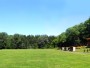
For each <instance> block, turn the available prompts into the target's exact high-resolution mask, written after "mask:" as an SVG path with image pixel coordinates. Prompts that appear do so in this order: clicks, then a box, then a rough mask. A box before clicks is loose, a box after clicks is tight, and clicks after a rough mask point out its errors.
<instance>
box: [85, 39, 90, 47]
mask: <svg viewBox="0 0 90 68" xmlns="http://www.w3.org/2000/svg"><path fill="white" fill-rule="evenodd" d="M86 40H87V47H90V38H86Z"/></svg>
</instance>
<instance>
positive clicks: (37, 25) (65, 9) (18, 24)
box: [0, 0, 90, 36]
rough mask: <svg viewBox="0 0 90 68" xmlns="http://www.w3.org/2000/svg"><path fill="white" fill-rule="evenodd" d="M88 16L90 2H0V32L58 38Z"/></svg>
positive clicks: (53, 0)
mask: <svg viewBox="0 0 90 68" xmlns="http://www.w3.org/2000/svg"><path fill="white" fill-rule="evenodd" d="M89 17H90V0H0V32H6V33H8V34H9V35H13V34H16V33H18V34H24V35H38V34H39V35H43V34H47V35H55V36H57V35H59V34H61V33H62V32H65V30H66V29H67V28H69V27H71V26H74V25H77V24H79V23H81V22H84V21H85V20H87V19H88V18H89Z"/></svg>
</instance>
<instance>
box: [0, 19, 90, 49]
mask: <svg viewBox="0 0 90 68" xmlns="http://www.w3.org/2000/svg"><path fill="white" fill-rule="evenodd" d="M88 37H90V18H89V19H88V20H86V21H85V22H83V23H80V24H78V25H75V26H73V27H70V28H68V29H67V30H66V31H65V32H63V33H61V34H60V35H58V36H57V37H56V36H48V35H35V36H34V35H28V36H26V35H20V34H14V35H8V34H7V33H5V32H1V33H0V49H38V48H39V49H44V48H56V47H62V46H80V45H86V38H88Z"/></svg>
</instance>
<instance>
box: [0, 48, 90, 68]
mask: <svg viewBox="0 0 90 68" xmlns="http://www.w3.org/2000/svg"><path fill="white" fill-rule="evenodd" d="M0 68H90V53H83V52H66V51H60V50H55V49H31V50H29V49H27V50H26V49H25V50H24V49H21V50H0Z"/></svg>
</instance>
